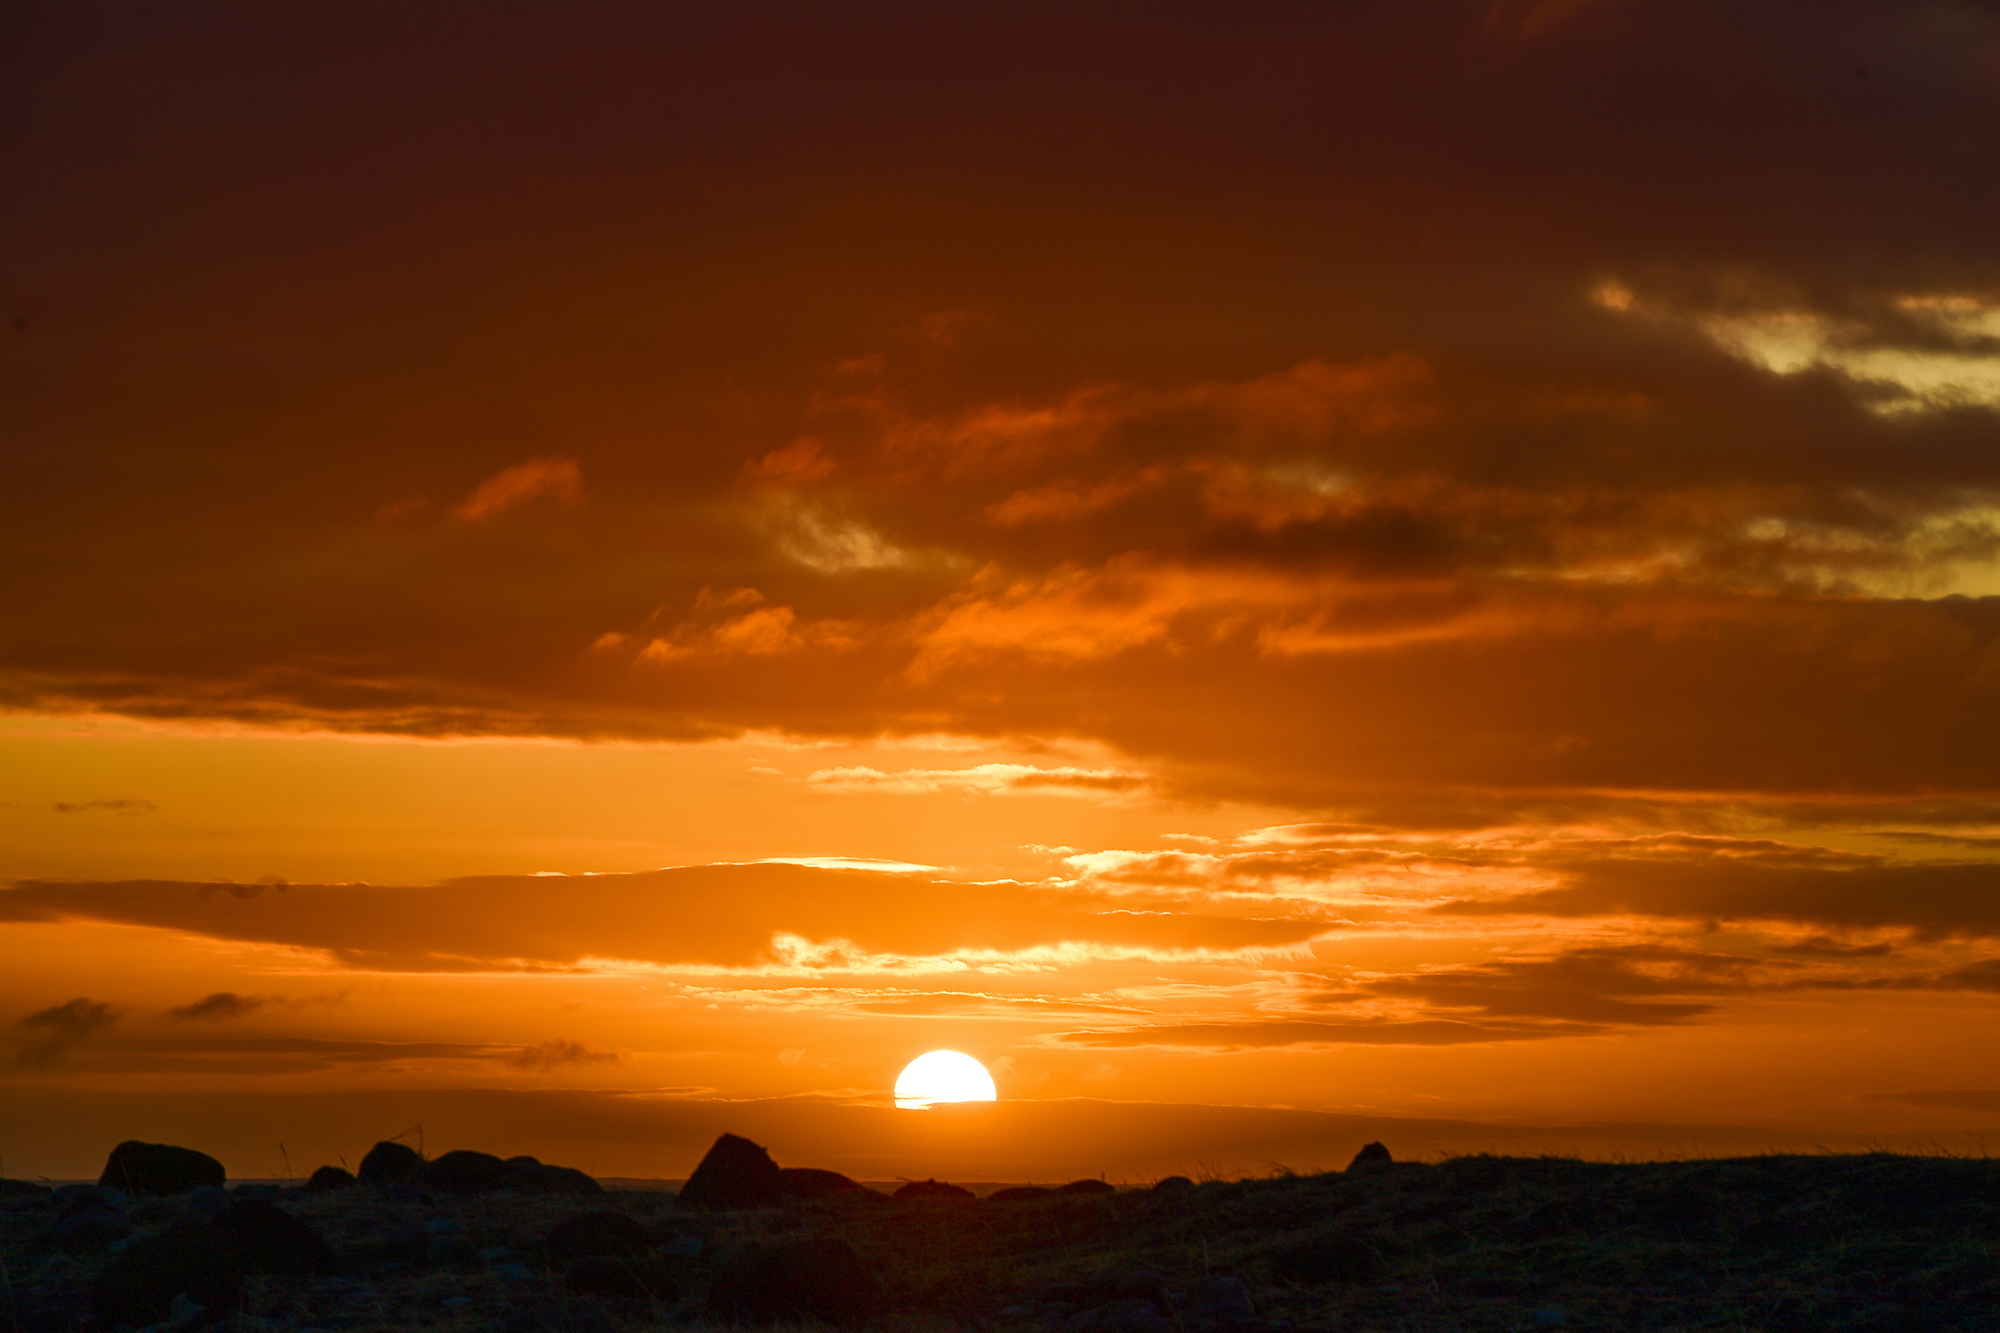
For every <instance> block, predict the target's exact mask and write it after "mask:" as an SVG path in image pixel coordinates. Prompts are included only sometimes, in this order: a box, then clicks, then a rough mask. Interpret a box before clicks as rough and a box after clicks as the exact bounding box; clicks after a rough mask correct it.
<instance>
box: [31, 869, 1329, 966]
mask: <svg viewBox="0 0 2000 1333" xmlns="http://www.w3.org/2000/svg"><path fill="white" fill-rule="evenodd" d="M552 885H559V887H552ZM1130 906H1131V904H1130V903H1129V902H1126V901H1123V900H1120V899H1113V898H1111V897H1108V896H1106V895H1103V894H1100V893H1096V892H1093V891H1092V890H1090V889H1088V888H1071V887H1066V886H1061V885H1047V886H1032V885H1022V884H1016V883H1012V882H1005V881H1003V882H998V883H981V884H965V883H952V882H944V881H938V880H935V879H933V878H931V877H930V876H928V875H925V874H917V873H899V874H881V873H877V872H876V871H875V870H874V869H869V870H856V869H849V868H844V867H843V868H825V867H822V866H819V865H798V864H787V863H775V862H774V863H761V864H748V865H712V866H688V867H679V868H675V869H669V870H660V871H653V872H649V873H644V874H632V875H593V876H590V877H588V878H585V879H582V880H575V879H562V880H556V881H551V880H548V879H543V878H538V877H536V876H532V875H522V876H483V877H479V878H473V879H461V880H449V881H446V882H444V883H441V884H435V885H430V886H423V887H380V886H367V885H341V884H293V885H289V886H287V887H286V890H285V891H284V892H283V893H282V894H276V893H264V892H262V891H261V886H255V885H236V884H223V885H217V884H189V883H175V882H170V881H131V882H125V883H107V884H51V883H35V882H25V883H21V884H18V885H16V886H14V887H13V888H9V889H4V890H0V921H19V922H29V921H61V920H90V921H112V922H120V923H124V924H131V925H147V926H155V927H159V928H163V929H169V930H178V931H184V932H187V933H190V934H195V935H200V936H206V937H209V938H216V939H230V940H240V941H245V942H253V943H264V944H274V945H286V946H292V947H298V948H306V949H316V950H321V951H324V952H325V953H326V954H328V955H329V956H330V957H331V958H332V959H334V960H336V961H337V962H339V963H340V964H341V965H343V966H346V967H353V968H362V969H376V970H387V971H420V972H427V971H437V972H466V971H481V970H499V971H517V970H528V971H535V970H550V969H575V968H587V967H591V966H595V965H597V964H599V963H606V964H608V963H615V962H619V961H621V960H622V961H632V962H639V963H646V964H655V965H662V966H677V967H687V968H704V967H706V968H764V967H783V968H794V967H801V966H808V965H815V966H823V965H825V961H824V960H823V959H819V955H818V954H817V953H816V952H815V948H816V944H815V942H837V941H845V942H846V946H845V947H844V948H842V949H839V950H836V952H838V953H839V954H840V957H841V959H842V962H841V964H840V965H841V966H845V967H856V966H859V967H864V968H865V967H869V966H874V965H875V964H874V963H872V962H871V961H870V960H871V959H875V958H878V957H879V958H881V959H884V960H913V959H938V960H944V959H949V958H950V957H952V956H953V955H955V954H958V953H960V952H964V951H972V952H975V953H982V954H984V953H999V954H1006V953H1010V952H1015V951H1024V950H1036V949H1075V950H1080V951H1082V952H1083V953H1084V954H1086V955H1087V954H1088V953H1089V952H1091V951H1093V950H1096V951H1105V952H1108V953H1112V954H1117V953H1121V952H1136V953H1139V954H1159V955H1168V956H1171V955H1177V954H1188V953H1192V954H1196V955H1203V954H1208V953H1215V954H1218V955H1223V956H1226V955H1228V954H1231V953H1233V952H1237V951H1252V952H1254V951H1259V950H1272V949H1277V950H1283V949H1287V948H1293V947H1296V946H1298V945H1300V944H1302V943H1304V942H1305V941H1307V940H1309V939H1311V938H1313V937H1314V936H1316V935H1318V934H1320V933H1322V932H1323V931H1325V930H1327V929H1329V928H1331V925H1330V923H1328V922H1326V921H1323V920H1321V919H1319V918H1318V917H1317V915H1316V914H1313V913H1312V912H1311V911H1310V905H1309V904H1308V905H1304V906H1306V907H1307V909H1308V910H1307V911H1306V912H1304V913H1302V914H1300V915H1296V916H1286V915H1273V916H1269V917H1264V918H1251V917H1246V916H1240V915H1232V914H1229V913H1228V912H1227V911H1226V910H1219V909H1211V908H1207V907H1205V906H1204V905H1202V904H1199V903H1192V902H1190V903H1182V904H1174V905H1163V910H1158V911H1146V912H1134V911H1131V910H1128V909H1129V908H1130ZM781 946H782V947H781ZM829 947H831V946H829ZM801 950H803V952H800V951H801ZM814 960H818V961H814ZM895 965H896V966H905V965H907V964H906V963H903V962H899V963H896V964H895Z"/></svg>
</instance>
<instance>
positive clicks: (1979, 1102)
mask: <svg viewBox="0 0 2000 1333" xmlns="http://www.w3.org/2000/svg"><path fill="white" fill-rule="evenodd" d="M1857 1100H1859V1101H1863V1102H1888V1103H1891V1104H1894V1105H1899V1106H1923V1107H1930V1108H1934V1109H1936V1110H1941V1111H1983V1112H1985V1113H1986V1114H1988V1115H2000V1088H1972V1089H1967V1090H1964V1091H1950V1090H1938V1091H1932V1092H1869V1093H1863V1094H1862V1095H1861V1096H1860V1097H1859V1098H1858V1099H1857Z"/></svg>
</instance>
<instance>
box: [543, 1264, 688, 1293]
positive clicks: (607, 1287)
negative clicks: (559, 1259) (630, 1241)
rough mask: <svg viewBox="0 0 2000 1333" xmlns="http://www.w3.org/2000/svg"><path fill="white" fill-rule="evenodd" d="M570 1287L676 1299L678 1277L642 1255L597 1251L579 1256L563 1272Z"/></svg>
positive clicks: (678, 1288)
mask: <svg viewBox="0 0 2000 1333" xmlns="http://www.w3.org/2000/svg"><path fill="white" fill-rule="evenodd" d="M563 1281H564V1283H565V1284H567V1285H568V1287H569V1289H570V1290H571V1291H574V1292H576V1293H578V1294H579V1295H584V1296H612V1297H618V1298H623V1299H627V1300H629V1299H633V1298H642V1299H643V1298H647V1297H651V1298H655V1299H658V1298H666V1299H677V1298H678V1297H679V1296H680V1294H681V1284H680V1281H679V1279H678V1278H677V1277H676V1276H675V1275H674V1274H673V1273H670V1272H668V1271H667V1270H666V1269H665V1268H663V1267H661V1266H660V1265H659V1264H655V1263H648V1262H646V1261H644V1260H641V1259H614V1258H611V1257H610V1256H608V1255H600V1256H598V1257H595V1258H590V1259H578V1260H577V1261H576V1262H575V1263H573V1264H571V1265H570V1266H569V1270H568V1271H567V1272H565V1273H564V1274H563Z"/></svg>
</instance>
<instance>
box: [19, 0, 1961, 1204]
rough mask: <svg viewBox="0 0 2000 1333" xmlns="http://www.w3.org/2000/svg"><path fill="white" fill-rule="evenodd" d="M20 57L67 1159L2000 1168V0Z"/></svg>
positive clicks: (1372, 12) (959, 13)
mask: <svg viewBox="0 0 2000 1333" xmlns="http://www.w3.org/2000/svg"><path fill="white" fill-rule="evenodd" d="M0 65H4V70H0V197H4V198H6V199H7V201H8V203H7V207H6V215H7V222H6V227H5V230H4V238H0V307H4V308H0V404H4V407H0V608H4V610H3V611H0V1168H4V1171H5V1172H6V1173H7V1174H13V1175H35V1174H40V1175H48V1176H52V1177H65V1176H86V1175H94V1174H95V1173H96V1171H97V1169H98V1166H99V1164H100V1163H101V1161H102V1156H103V1154H104V1152H106V1151H107V1150H108V1148H109V1147H110V1145H111V1144H112V1143H115V1142H116V1141H118V1140H120V1139H124V1138H134V1137H136V1138H155V1139H157V1138H166V1139H169V1140H170V1141H175V1142H183V1143H186V1144H188V1145H189V1146H193V1147H198V1148H202V1149H204V1150H206V1151H211V1152H214V1153H215V1154H216V1155H217V1156H219V1157H221V1158H222V1159H223V1160H224V1161H225V1163H226V1164H227V1165H228V1166H229V1168H230V1169H231V1170H232V1171H233V1172H235V1173H237V1174H244V1175H268V1174H281V1173H283V1172H284V1171H287V1170H290V1169H293V1168H297V1169H300V1170H308V1169H310V1168H311V1167H312V1166H315V1165H318V1164H319V1163H320V1162H323V1161H324V1162H330V1161H335V1160H338V1159H340V1158H342V1157H344V1158H345V1159H346V1160H347V1161H349V1162H350V1163H352V1162H354V1161H356V1160H358V1157H359V1155H360V1153H362V1152H364V1151H366V1149H367V1147H368V1145H369V1144H371V1143H372V1142H374V1141H375V1140H376V1139H378V1138H384V1137H388V1136H390V1135H392V1134H396V1133H401V1132H403V1131H405V1130H409V1129H413V1128H414V1127H415V1126H417V1125H422V1126H423V1127H424V1129H423V1138H424V1141H425V1143H426V1144H427V1146H428V1147H429V1148H430V1149H431V1150H433V1151H435V1150H439V1149H446V1148H454V1147H473V1148H481V1149H485V1150H488V1151H495V1152H501V1153H503V1154H512V1153H514V1152H530V1151H531V1152H535V1153H537V1155H541V1156H543V1157H545V1159H547V1160H553V1161H560V1162H565V1163H569V1164H574V1165H578V1166H583V1167H586V1168H587V1169H592V1170H595V1171H598V1172H599V1173H601V1174H617V1175H629V1176H652V1177H661V1178H676V1177H681V1176H685V1175H686V1173H687V1171H688V1170H689V1169H690V1168H691V1167H692V1165H693V1162H694V1160H695V1159H696V1157H698V1155H699V1153H700V1151H701V1148H702V1147H703V1146H704V1145H705V1144H706V1142H707V1141H708V1140H709V1139H711V1138H712V1137H713V1136H714V1135H715V1134H717V1133H720V1132H722V1131H724V1130H732V1131H734V1132H739V1133H751V1134H752V1135H753V1137H757V1138H758V1140H759V1141H760V1142H765V1143H767V1144H768V1145H769V1146H770V1147H771V1148H772V1151H773V1154H774V1155H775V1156H776V1157H777V1159H778V1160H779V1161H780V1162H782V1163H785V1164H787V1165H826V1166H834V1167H837V1168H839V1169H844V1170H850V1171H851V1172H852V1173H855V1174H860V1175H864V1176H867V1177H868V1178H873V1179H892V1178H895V1177H896V1176H899V1175H900V1176H915V1177H924V1176H931V1175H949V1174H957V1175H959V1176H960V1177H962V1178H968V1177H972V1176H977V1177H980V1178H986V1179H1043V1178H1050V1179H1053V1178H1056V1177H1058V1176H1066V1175H1070V1174H1093V1175H1095V1174H1108V1175H1110V1176H1112V1177H1113V1178H1130V1179H1138V1178H1142V1177H1143V1176H1145V1175H1146V1174H1147V1173H1149V1172H1150V1173H1159V1172H1163V1171H1167V1170H1187V1171H1190V1172H1191V1173H1192V1172H1194V1171H1209V1172H1213V1173H1233V1172H1244V1171H1259V1170H1267V1169H1271V1168H1272V1167H1273V1165H1274V1164H1283V1165H1286V1166H1289V1167H1292V1168H1295V1169H1313V1168H1320V1167H1326V1166H1335V1165H1339V1164H1341V1163H1342V1162H1344V1160H1345V1159H1346V1157H1348V1156H1351V1154H1352V1152H1353V1151H1354V1149H1355V1148H1357V1147H1358V1146H1359V1145H1360V1143H1362V1142H1364V1141H1367V1140H1368V1139H1373V1138H1382V1139H1384V1140H1385V1141H1387V1142H1388V1143H1389V1144H1390V1146H1391V1149H1392V1150H1393V1151H1398V1152H1400V1153H1403V1154H1405V1155H1423V1154H1432V1155H1436V1154H1441V1153H1448V1152H1456V1151H1473V1150H1479V1149H1492V1150H1497V1151H1530V1150H1533V1151H1565V1152H1580V1153H1585V1154H1589V1155H1614V1156H1625V1157H1639V1156H1648V1155H1674V1154H1682V1155H1684V1154H1687V1153H1701V1152H1720V1151H1739V1150H1740V1151H1757V1150H1764V1149H1767V1148H1772V1147H1800V1146H1811V1145H1822V1146H1823V1145H1832V1144H1852V1143H1871V1144H1896V1145H1943V1146H1946V1147H1950V1148H1951V1149H1953V1150H1980V1149H1981V1148H1982V1147H1983V1145H1985V1144H1986V1143H1987V1142H1988V1141H1989V1140H1990V1139H1993V1138H2000V1077H1996V1076H1995V1074H1994V1072H1993V1066H1992V1061H1991V1051H1992V1048H1993V1043H1994V1039H1995V1036H1996V1020H2000V759H1996V755H1995V741H1996V738H2000V240H1996V238H2000V175H1996V173H1995V172H1994V171H1993V170H1992V163H1993V161H1994V155H1995V153H1996V151H2000V6H1996V5H1994V4H1991V3H1974V2H1972V0H1905V2H1904V3H1858V2H1849V0H1810V2H1807V0H1796V2H1794V0H1770V2H1769V3H1760V4H1757V5H1753V6H1745V5H1741V4H1735V3H1721V2H1720V0H1717V2H1715V3H1709V2H1706V0H1692V2H1688V0H1682V2H1677V3H1667V2H1666V0H1520V2H1515V0H1408V2H1407V3H1398V4H1395V5H1371V4H1359V3H1356V4H1340V3H1334V4H1329V3H1324V2H1321V0H1315V2H1314V3H1271V4H1264V5H1257V6H1250V7H1245V6H1240V5H1223V4H1211V3H1199V2H1197V3H1186V4H1174V5H1164V6H1163V5H1160V4H1156V3H1146V4H1140V3H1122V2H1120V0H1110V2H1107V3H1102V4H1092V5H1089V6H1083V7H1078V6H1074V5H1067V4H1052V3H1051V4H1040V3H1010V4H1006V5H999V4H984V3H971V4H962V5H952V6H945V7H939V6H935V5H929V4H917V3H909V4H897V3H867V4H861V5H852V4H819V3H803V4H801V3H758V2H756V0H749V2H744V3H727V4H723V3H688V4H677V5H657V4H640V3H606V2H604V0H577V2H576V3H568V4H564V5H560V6H555V5H546V4H533V3H508V2H507V0H479V3H452V2H450V0H440V2H439V3H434V4H426V5H422V6H409V5H403V4H391V3H372V2H370V0H347V2H343V3H338V4H336V3H304V4H293V5H285V6H277V7H273V6H269V5H264V4H251V3H220V2H206V0H195V2H194V3H188V4H181V5H175V6H168V7H161V6H154V5H141V4H119V3H108V2H107V3H73V2H66V3H53V2H49V3H43V2H42V0H28V2H27V3H19V4H14V5H10V6H8V7H7V10H6V13H5V14H4V15H0ZM941 1048H942V1049H954V1050H960V1051H964V1052H966V1053H968V1054H971V1055H973V1056H975V1057H976V1058H978V1059H980V1060H981V1061H983V1062H984V1063H985V1064H986V1065H987V1066H988V1068H989V1069H990V1070H991V1071H992V1073H993V1075H994V1078H995V1081H996V1084H997V1086H998V1090H999V1096H1000V1100H999V1102H998V1103H996V1104H995V1105H993V1106H990V1107H983V1108H977V1107H961V1108H944V1109H934V1110H931V1111H903V1110H897V1109H895V1108H894V1107H893V1104H892V1103H891V1101H890V1089H891V1087H892V1085H893V1083H894V1081H895V1077H896V1074H897V1072H898V1071H899V1070H900V1069H901V1067H902V1066H903V1064H904V1063H905V1062H906V1061H908V1060H909V1059H911V1058H912V1057H914V1056H916V1055H918V1054H921V1053H923V1052H925V1051H928V1050H932V1049H941ZM176 1136H177V1137H176ZM280 1144H283V1145H284V1146H283V1147H282V1148H280V1147H279V1146H278V1145H280Z"/></svg>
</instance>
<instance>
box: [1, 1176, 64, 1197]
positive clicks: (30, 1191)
mask: <svg viewBox="0 0 2000 1333" xmlns="http://www.w3.org/2000/svg"><path fill="white" fill-rule="evenodd" d="M36 1197H44V1198H54V1197H55V1191H54V1190H52V1189H50V1188H49V1187H48V1186H47V1185H37V1184H36V1183H35V1182H34V1181H32V1180H0V1199H28V1198H36Z"/></svg>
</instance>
